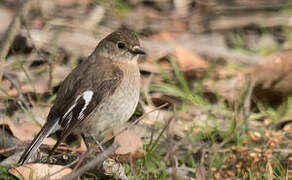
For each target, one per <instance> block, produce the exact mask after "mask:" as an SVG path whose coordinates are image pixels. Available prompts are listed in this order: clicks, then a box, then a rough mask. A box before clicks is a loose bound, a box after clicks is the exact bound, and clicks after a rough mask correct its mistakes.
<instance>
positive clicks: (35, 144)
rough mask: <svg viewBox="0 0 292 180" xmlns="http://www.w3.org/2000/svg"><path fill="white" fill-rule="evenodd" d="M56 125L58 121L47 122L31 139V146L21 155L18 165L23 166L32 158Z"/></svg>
mask: <svg viewBox="0 0 292 180" xmlns="http://www.w3.org/2000/svg"><path fill="white" fill-rule="evenodd" d="M57 125H58V121H56V120H55V121H47V122H46V123H45V125H44V126H43V128H42V129H41V131H40V132H39V133H38V134H37V136H36V137H35V138H34V139H33V141H32V142H31V144H30V145H29V146H28V147H27V149H26V150H25V152H24V153H23V154H22V155H21V157H20V159H19V161H18V164H20V165H23V164H25V163H26V162H27V161H28V160H29V159H30V158H31V156H32V154H33V153H34V152H35V151H36V150H37V149H38V148H39V147H40V145H41V144H42V142H43V141H44V139H45V138H46V137H48V136H49V135H50V134H51V132H52V131H53V130H54V129H55V128H56V126H57Z"/></svg>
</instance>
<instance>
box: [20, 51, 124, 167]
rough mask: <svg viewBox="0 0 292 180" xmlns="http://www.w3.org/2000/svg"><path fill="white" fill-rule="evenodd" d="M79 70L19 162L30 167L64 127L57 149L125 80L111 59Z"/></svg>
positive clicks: (64, 85) (67, 82)
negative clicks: (46, 141) (53, 134)
mask: <svg viewBox="0 0 292 180" xmlns="http://www.w3.org/2000/svg"><path fill="white" fill-rule="evenodd" d="M86 61H88V62H83V63H82V64H80V65H79V66H78V67H77V68H75V69H74V70H73V71H72V72H71V73H70V74H69V75H68V76H67V78H66V79H65V80H64V81H63V82H62V83H61V85H60V88H59V90H58V93H57V97H56V100H55V103H54V105H53V107H52V108H51V110H50V113H49V115H48V118H47V122H46V123H45V124H44V126H43V128H42V129H41V131H40V132H39V133H38V134H37V136H36V137H35V138H34V139H33V141H32V142H31V144H30V145H29V146H28V148H27V149H26V150H25V152H24V153H23V154H22V156H21V158H20V159H19V161H18V163H19V164H24V163H26V162H27V161H28V160H29V159H30V157H31V156H32V154H33V153H34V152H35V151H36V150H37V149H38V148H39V146H40V145H41V143H42V142H43V140H44V139H45V138H46V137H47V136H49V135H50V133H51V132H52V131H54V129H55V128H56V127H57V125H58V124H59V125H61V126H63V127H64V129H63V132H62V135H61V138H60V139H59V140H58V141H57V143H56V144H55V146H54V148H53V150H52V152H53V151H54V150H55V149H56V147H57V146H58V145H59V144H60V143H61V142H62V141H63V140H64V139H65V138H66V137H67V136H68V135H69V134H70V133H71V131H72V129H74V128H75V127H77V126H78V125H79V123H80V122H81V121H82V120H84V119H85V118H86V117H87V116H88V115H89V114H90V113H91V112H92V111H93V110H94V109H95V108H96V107H97V106H98V105H99V103H100V102H101V101H102V100H103V99H105V98H107V97H108V96H110V95H111V94H113V93H114V91H115V90H116V88H117V86H118V85H119V84H120V82H121V80H122V78H123V72H122V70H120V69H119V68H118V67H117V66H114V65H113V64H112V63H111V61H110V60H109V59H106V58H104V57H97V56H96V55H94V54H93V55H91V56H90V57H89V58H88V59H87V60H86Z"/></svg>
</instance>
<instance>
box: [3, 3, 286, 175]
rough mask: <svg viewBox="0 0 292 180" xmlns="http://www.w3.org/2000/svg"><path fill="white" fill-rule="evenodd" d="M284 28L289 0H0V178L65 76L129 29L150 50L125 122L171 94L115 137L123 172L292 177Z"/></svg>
mask: <svg viewBox="0 0 292 180" xmlns="http://www.w3.org/2000/svg"><path fill="white" fill-rule="evenodd" d="M291 25H292V1H289V0H269V1H267V0H205V1H203V0H108V1H107V0H50V1H41V0H22V1H20V0H0V39H2V40H1V42H0V119H1V120H0V126H1V127H2V128H1V129H2V131H1V133H0V134H1V136H2V137H3V138H2V137H1V136H0V137H1V138H2V139H4V140H5V141H4V140H3V141H2V142H1V143H0V149H1V150H0V165H1V166H0V179H2V177H3V178H7V179H8V178H11V179H14V177H13V176H12V175H11V174H13V172H11V171H10V170H9V172H10V173H11V174H10V173H8V172H7V171H8V169H9V168H10V167H11V165H12V164H13V163H15V158H16V157H19V155H18V156H17V152H19V150H21V147H22V148H23V146H20V144H22V143H23V142H25V141H29V140H31V139H32V137H33V136H34V135H35V134H36V133H37V132H38V130H39V129H40V127H41V125H42V124H43V123H44V122H45V120H46V116H47V114H48V111H49V109H50V107H51V105H52V103H53V102H54V99H55V96H56V92H57V90H58V87H59V84H60V82H62V80H63V79H64V78H65V77H66V75H68V74H69V73H70V72H71V70H72V69H73V68H74V67H76V66H77V65H78V64H80V62H82V61H84V60H86V57H88V56H89V55H90V53H91V52H92V51H93V50H94V48H95V47H96V45H97V44H98V42H99V40H100V39H102V38H103V37H105V36H106V35H108V34H109V33H111V32H112V31H114V30H117V29H119V28H124V27H126V28H129V29H131V30H133V31H135V32H136V33H137V35H138V36H139V37H140V39H141V44H142V46H143V48H144V49H145V50H146V52H147V56H145V57H143V58H142V59H141V60H140V62H139V67H140V71H141V75H142V77H141V86H142V88H141V98H140V104H139V107H138V108H137V110H136V113H135V116H133V117H132V119H131V120H130V122H131V121H133V120H135V119H137V118H138V117H139V116H141V115H142V114H143V113H145V112H148V111H150V110H151V109H153V108H155V107H157V106H159V105H162V104H164V103H168V105H167V106H166V107H164V108H163V109H158V110H156V111H155V112H153V113H150V114H146V117H145V118H144V119H143V120H142V121H140V122H139V124H138V125H136V126H134V127H132V128H130V130H129V131H128V132H127V133H128V134H125V135H124V136H121V137H119V138H116V141H119V142H120V144H121V148H119V150H118V151H117V152H116V153H115V155H116V156H117V157H119V158H118V162H122V163H123V165H122V166H123V168H124V172H125V175H126V176H127V177H128V179H270V180H272V179H289V178H292V141H291V139H292V123H291V122H292V120H291V119H292V113H291V110H292V99H291V93H292V51H291V46H292V29H291ZM130 122H129V123H130ZM56 136H57V135H53V136H52V137H51V138H48V142H46V143H45V144H47V145H50V144H53V143H54V142H55V139H54V138H55V137H56ZM76 139H78V138H76V137H75V138H70V139H69V140H68V141H67V142H66V143H67V144H69V146H65V145H64V146H65V147H68V149H67V151H68V152H71V153H73V152H74V151H75V150H74V149H76V148H77V147H78V145H79V144H80V143H79V140H76ZM129 139H131V140H132V141H133V143H132V144H129ZM7 142H9V143H7ZM76 142H77V143H76ZM79 148H81V147H79ZM82 151H84V149H82V148H81V152H82ZM63 152H64V151H62V149H61V150H59V153H63ZM13 158H14V159H13ZM66 163H68V164H69V160H68V161H66ZM66 163H64V161H62V162H61V161H60V162H59V161H56V162H54V163H52V164H56V165H64V164H66ZM39 167H40V166H39ZM34 168H37V167H34ZM42 168H44V167H42ZM35 171H36V172H38V169H36V170H35ZM18 172H22V170H19V169H18ZM23 173H24V172H23ZM23 173H22V175H23ZM14 175H15V172H14ZM18 175H19V174H18ZM40 176H41V175H40ZM82 178H83V179H86V178H88V179H90V178H92V179H98V176H97V175H95V174H92V173H87V174H85V175H83V176H82ZM106 178H108V179H114V175H110V176H106Z"/></svg>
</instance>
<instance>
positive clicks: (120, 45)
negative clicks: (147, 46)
mask: <svg viewBox="0 0 292 180" xmlns="http://www.w3.org/2000/svg"><path fill="white" fill-rule="evenodd" d="M125 46H126V45H125V44H124V43H122V42H118V48H120V49H123V48H124V47H125Z"/></svg>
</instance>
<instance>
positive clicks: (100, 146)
mask: <svg viewBox="0 0 292 180" xmlns="http://www.w3.org/2000/svg"><path fill="white" fill-rule="evenodd" d="M90 137H91V138H92V139H93V140H94V142H95V144H96V145H97V146H98V148H99V150H100V151H101V152H103V151H104V149H103V147H102V145H101V144H100V142H99V141H98V140H97V139H96V138H95V137H94V136H93V135H92V134H90Z"/></svg>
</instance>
